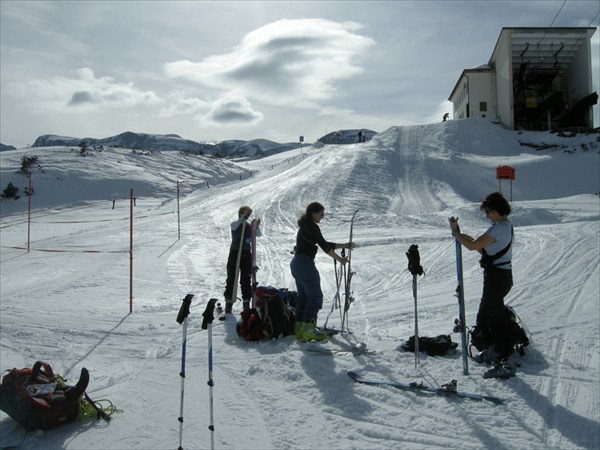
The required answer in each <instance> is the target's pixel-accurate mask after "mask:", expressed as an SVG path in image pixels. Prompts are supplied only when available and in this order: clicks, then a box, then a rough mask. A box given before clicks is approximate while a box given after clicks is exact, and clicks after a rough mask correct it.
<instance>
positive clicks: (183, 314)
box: [177, 294, 194, 325]
mask: <svg viewBox="0 0 600 450" xmlns="http://www.w3.org/2000/svg"><path fill="white" fill-rule="evenodd" d="M193 297H194V294H188V295H186V296H185V298H184V299H183V302H182V303H181V308H179V313H178V314H177V323H178V324H179V325H181V324H182V323H183V321H184V320H185V319H186V318H187V316H189V315H190V304H191V303H192V298H193Z"/></svg>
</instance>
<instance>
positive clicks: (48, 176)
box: [0, 119, 600, 449]
mask: <svg viewBox="0 0 600 450" xmlns="http://www.w3.org/2000/svg"><path fill="white" fill-rule="evenodd" d="M528 144H529V145H528ZM531 144H535V145H537V146H538V148H542V149H536V148H534V146H533V145H531ZM599 152H600V142H598V134H589V135H584V134H577V135H575V136H571V137H561V136H558V135H557V134H552V133H542V132H523V133H520V132H516V131H507V130H503V129H502V128H499V127H498V126H496V125H493V124H490V123H488V122H486V121H485V120H477V119H469V120H464V121H449V122H445V123H441V124H433V125H422V126H411V127H393V128H390V129H388V130H385V131H383V132H381V133H379V134H376V135H375V136H373V138H372V139H371V140H370V141H369V142H367V143H362V144H349V145H324V146H320V147H319V148H314V147H310V146H307V147H304V148H303V149H295V150H291V151H288V152H283V153H279V154H277V155H273V156H269V157H265V158H262V159H254V160H239V161H223V160H218V159H213V158H208V157H200V156H192V155H185V154H181V153H179V152H164V153H161V152H154V153H144V152H137V153H135V152H132V151H131V150H125V149H115V148H105V149H104V150H103V151H98V152H91V151H90V152H89V153H88V155H87V156H81V155H80V154H79V152H78V151H76V150H75V151H74V150H73V149H71V148H68V147H48V148H26V149H16V150H9V151H5V152H2V153H1V155H0V157H1V175H2V186H1V189H4V188H5V187H6V185H7V183H8V182H12V183H13V184H14V185H15V186H17V187H18V188H19V194H20V195H21V198H19V199H18V200H3V201H2V203H1V207H2V221H1V229H0V231H1V248H0V255H1V260H0V269H1V277H2V278H1V291H0V293H1V305H0V306H1V308H0V314H1V316H0V325H1V328H0V357H1V368H2V370H6V369H10V368H13V367H17V368H23V367H30V366H31V365H33V363H34V362H35V361H37V360H44V361H48V362H49V363H50V364H51V365H52V366H53V368H54V370H55V371H56V372H58V373H59V374H61V375H63V376H64V377H66V378H68V379H69V380H71V381H76V379H77V378H78V376H79V372H80V370H81V368H82V367H86V368H87V369H89V371H90V375H91V379H90V384H89V387H88V394H89V395H90V396H91V397H92V398H94V399H98V400H100V399H108V400H110V401H112V402H113V403H114V405H115V406H116V407H117V408H118V409H119V412H117V413H115V414H114V415H113V416H112V420H111V421H110V422H104V421H102V420H98V421H96V420H88V421H78V422H75V423H72V424H68V425H65V426H63V427H61V428H58V429H55V430H52V431H47V432H43V431H36V432H30V433H28V434H24V432H22V430H21V429H20V427H18V426H17V425H16V424H15V422H14V421H13V420H12V419H10V418H9V417H8V416H7V415H6V414H4V413H0V429H1V433H0V439H1V445H2V446H8V445H17V446H18V448H22V449H174V448H177V447H178V445H179V424H180V423H179V421H178V420H177V418H178V416H179V408H180V399H181V378H180V376H179V374H180V371H181V369H182V342H183V331H182V330H183V327H182V326H181V325H179V324H178V323H177V322H176V317H177V313H178V311H179V309H180V306H181V302H182V299H183V298H184V297H185V296H186V294H188V293H191V294H194V298H193V300H192V304H191V311H190V315H189V317H188V328H187V353H186V360H185V375H186V376H185V393H184V398H185V404H184V414H183V416H184V422H183V423H184V429H183V447H184V448H186V449H193V448H195V449H199V448H210V445H211V431H210V430H209V425H210V403H209V386H208V384H207V382H208V378H209V363H208V361H209V359H208V356H209V348H208V339H209V331H208V330H203V329H202V328H201V324H202V319H203V318H202V313H203V312H204V310H205V308H206V304H207V301H208V299H209V298H211V297H215V298H218V299H219V300H222V292H223V290H224V282H225V263H226V259H227V254H228V251H229V243H230V232H229V228H228V227H229V223H230V222H231V221H233V220H235V218H236V213H237V210H238V208H239V206H240V205H243V204H248V205H250V206H251V207H252V208H253V209H254V217H260V218H261V219H262V223H263V225H262V229H263V236H262V237H261V238H259V241H258V252H257V254H258V255H257V256H258V265H259V266H260V270H259V272H258V275H257V276H258V281H259V283H260V284H261V285H270V286H275V287H278V288H290V289H295V286H294V281H293V279H292V277H291V274H290V270H289V262H290V260H291V258H292V255H291V253H290V251H291V250H292V248H293V246H294V242H295V233H296V220H297V217H298V215H299V213H301V212H302V211H303V210H304V209H305V208H306V206H307V204H308V203H310V202H312V201H319V202H321V203H322V204H323V205H324V206H325V218H324V220H323V221H322V222H321V230H322V232H323V234H324V236H325V237H326V238H327V239H328V240H330V241H334V242H346V241H347V240H348V236H349V226H350V223H349V221H350V217H351V216H352V214H353V212H354V211H355V210H358V213H357V214H356V218H355V222H354V241H355V242H356V244H357V248H356V249H355V250H354V251H353V252H352V270H353V271H354V272H355V275H354V278H353V284H352V288H353V294H354V297H355V301H354V303H352V306H351V308H350V310H349V312H348V318H349V329H350V331H351V333H342V334H338V335H336V336H334V337H332V338H331V339H330V341H329V342H327V343H324V344H318V345H321V346H323V347H325V348H327V349H331V350H344V349H347V348H349V346H351V345H352V344H358V343H365V344H366V346H367V348H368V349H369V350H371V351H372V352H371V353H368V354H364V355H348V354H337V355H334V356H331V355H321V354H318V353H313V352H309V351H307V346H308V345H307V344H301V343H299V342H297V341H296V340H295V338H294V337H292V336H288V337H285V338H281V339H277V340H269V341H262V342H258V343H257V342H246V341H244V340H242V339H240V338H239V337H238V336H237V335H236V331H235V323H236V322H235V320H232V319H233V318H231V317H230V319H228V320H226V321H225V322H220V321H217V320H215V321H214V323H213V324H212V327H211V328H210V330H211V332H212V343H213V347H212V356H213V374H212V375H213V379H214V389H213V401H214V426H215V429H214V434H213V435H212V436H213V437H214V443H215V447H216V448H220V449H254V448H256V449H271V448H273V449H274V448H304V449H315V448H336V449H365V448H377V449H394V448H395V449H408V448H410V449H430V448H447V449H476V448H477V449H479V448H494V449H496V448H508V449H523V448H530V449H543V448H551V449H579V448H582V449H597V448H599V447H600V438H599V428H600V424H599V415H600V395H599V393H600V387H599V386H600V358H599V349H600V311H599V293H600V288H599V280H600V274H599V269H598V266H599V265H598V262H599V257H598V254H599V238H600V222H599V219H600V202H599V196H598V194H599V192H600V180H599V173H600V170H599V169H600V162H599V159H600V154H599ZM32 155H35V156H37V157H38V164H39V167H34V168H33V170H32V177H31V179H32V188H33V190H34V195H33V196H32V197H31V198H30V199H31V226H30V228H28V225H27V205H28V202H27V200H28V198H27V197H26V195H24V193H23V191H24V189H25V187H27V180H26V179H25V178H24V177H23V176H22V175H18V174H16V173H15V172H16V171H17V170H18V169H19V167H20V162H21V158H22V157H23V156H32ZM500 165H509V166H511V167H514V168H515V169H516V180H515V181H514V182H513V183H512V186H511V184H510V182H508V181H502V184H501V185H500V186H499V182H498V180H497V179H496V168H497V167H498V166H500ZM178 182H179V194H180V198H179V201H178V200H177V183H178ZM499 187H500V188H501V189H502V192H503V193H504V194H505V195H506V196H507V197H512V202H511V205H512V208H513V212H512V214H511V219H512V222H513V224H514V226H515V240H514V252H513V267H514V269H513V271H514V287H513V289H512V291H511V292H510V294H509V295H508V297H507V303H508V304H509V305H511V306H512V307H513V308H514V309H515V311H516V312H517V314H518V315H519V317H520V318H521V320H522V321H523V323H524V324H525V325H526V326H527V328H528V330H529V332H530V334H531V338H532V345H531V346H530V347H529V348H528V349H527V353H526V355H525V356H524V357H523V358H521V359H520V364H521V365H520V367H519V368H518V372H517V376H516V377H515V378H511V379H509V380H506V381H502V380H496V379H491V380H487V379H484V378H483V377H482V374H483V372H484V371H485V370H486V369H487V368H486V367H485V366H478V365H476V364H474V363H473V362H472V361H469V362H470V364H469V375H464V374H463V365H462V358H461V350H460V346H459V349H458V352H457V353H456V354H453V355H448V356H444V357H429V356H427V355H425V354H421V356H420V360H419V363H418V366H417V367H415V355H414V354H413V353H407V352H404V351H402V350H400V349H399V348H398V347H399V345H400V344H402V343H403V342H404V341H405V340H407V339H408V338H409V337H410V336H412V335H413V334H414V323H415V314H414V300H413V291H412V275H411V274H410V273H409V272H408V270H407V258H406V256H405V253H406V251H407V250H408V248H409V246H410V245H411V244H417V245H418V246H419V250H420V254H421V263H422V265H423V267H424V269H425V272H426V273H425V275H424V276H421V277H418V325H419V333H420V335H421V336H437V335H438V334H452V329H453V326H454V319H455V318H456V317H458V304H457V300H456V298H455V296H454V291H455V288H456V266H455V246H454V240H453V238H452V236H451V235H450V232H449V228H448V217H450V216H457V217H458V218H459V223H460V225H461V229H462V231H463V232H464V233H467V234H470V235H473V236H478V235H479V234H481V233H483V232H484V231H485V229H486V228H487V227H488V226H489V223H488V222H487V221H486V218H485V215H484V214H483V213H482V212H481V211H479V203H480V202H481V200H482V199H483V198H484V197H485V196H486V195H487V194H488V193H490V192H493V191H496V190H498V189H499ZM131 192H133V197H134V198H135V202H132V201H131V200H130V193H131ZM132 203H135V205H134V206H133V207H131V204H132ZM130 210H133V220H132V221H130ZM28 233H29V235H30V242H29V247H30V251H29V252H27V246H28ZM131 235H133V251H132V253H131V254H130V252H129V249H130V236H131ZM463 260H464V288H465V296H466V311H467V325H468V326H470V325H473V323H474V320H475V314H476V312H477V307H478V305H479V299H480V294H481V286H482V273H481V270H480V269H479V267H478V264H477V261H478V255H477V254H476V253H475V252H469V251H467V250H464V251H463ZM316 263H317V267H318V269H319V271H320V273H321V282H322V287H323V291H324V295H325V299H324V304H323V309H322V311H321V313H320V316H319V323H320V324H323V323H324V322H325V320H326V319H327V316H328V314H329V313H330V311H331V309H332V305H333V299H334V297H335V293H336V280H335V268H334V264H333V260H332V259H331V258H329V257H328V256H327V255H325V254H323V253H322V252H321V251H319V254H318V256H317V258H316ZM130 268H132V273H133V278H132V284H131V288H132V293H133V303H132V312H131V313H130V311H129V309H130ZM342 296H343V293H342ZM240 310H241V305H240V304H239V303H236V305H235V306H234V312H235V313H236V318H237V317H239V311H240ZM328 325H329V326H333V327H339V325H340V312H339V310H338V309H334V310H333V312H332V314H331V316H330V317H329V321H328ZM452 336H453V340H455V341H456V342H460V336H459V335H458V334H452ZM349 370H354V371H357V372H361V373H363V374H365V375H367V376H369V377H371V378H377V379H386V380H394V381H399V382H411V381H423V382H424V383H426V384H428V385H430V386H433V387H437V386H439V385H442V384H445V383H448V382H449V381H451V380H452V379H456V380H457V382H458V388H459V390H462V391H466V392H473V393H481V394H486V395H493V396H497V397H500V398H503V399H504V400H505V402H504V404H502V405H495V404H493V403H490V402H486V401H484V402H474V401H471V400H468V399H458V398H448V397H444V396H431V395H427V394H424V393H416V392H407V391H399V390H395V389H393V388H389V387H372V386H364V385H360V384H356V383H354V382H353V381H352V380H351V379H350V378H349V377H348V376H347V371H349Z"/></svg>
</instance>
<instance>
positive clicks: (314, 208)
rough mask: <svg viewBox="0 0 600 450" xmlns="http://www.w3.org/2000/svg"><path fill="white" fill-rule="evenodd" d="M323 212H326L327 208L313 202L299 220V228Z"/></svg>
mask: <svg viewBox="0 0 600 450" xmlns="http://www.w3.org/2000/svg"><path fill="white" fill-rule="evenodd" d="M323 211H325V207H324V206H323V205H321V204H320V203H319V202H312V203H311V204H310V205H308V206H307V207H306V211H305V212H304V214H302V215H301V216H300V218H299V219H298V226H299V227H301V226H302V225H304V224H305V223H306V222H308V221H311V220H312V215H313V213H320V212H323Z"/></svg>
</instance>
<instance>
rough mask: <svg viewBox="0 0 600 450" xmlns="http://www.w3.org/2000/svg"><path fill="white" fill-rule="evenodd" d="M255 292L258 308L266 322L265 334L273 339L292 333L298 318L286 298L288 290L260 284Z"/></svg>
mask: <svg viewBox="0 0 600 450" xmlns="http://www.w3.org/2000/svg"><path fill="white" fill-rule="evenodd" d="M255 294H256V298H255V304H256V308H257V309H258V310H259V312H260V314H261V317H262V318H263V321H264V324H265V330H264V333H265V336H266V337H267V338H270V339H271V338H279V337H282V336H288V335H289V334H292V333H293V332H294V324H295V321H296V320H295V317H294V313H293V312H292V309H291V308H290V305H289V304H288V303H287V302H286V300H285V299H286V291H285V290H281V289H277V288H274V287H270V286H258V287H257V288H256V291H255Z"/></svg>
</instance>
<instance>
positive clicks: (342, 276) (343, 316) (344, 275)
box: [323, 209, 358, 332]
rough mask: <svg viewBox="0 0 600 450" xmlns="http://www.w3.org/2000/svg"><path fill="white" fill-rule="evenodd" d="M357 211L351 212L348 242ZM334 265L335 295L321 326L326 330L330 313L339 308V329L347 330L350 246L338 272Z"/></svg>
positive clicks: (350, 277) (350, 293)
mask: <svg viewBox="0 0 600 450" xmlns="http://www.w3.org/2000/svg"><path fill="white" fill-rule="evenodd" d="M357 212H358V209H357V210H356V211H354V214H352V217H351V218H350V238H349V241H348V242H352V239H353V234H354V218H355V217H356V213H357ZM341 256H342V258H344V257H346V249H345V248H343V249H342V252H341ZM334 267H335V278H336V294H335V297H334V299H333V304H332V305H331V311H330V312H329V314H328V315H327V318H326V319H325V324H324V326H323V328H324V330H325V331H327V330H329V328H327V323H328V321H329V317H330V316H331V313H333V310H334V309H336V308H339V309H340V320H341V330H339V331H342V332H343V331H349V330H348V310H349V309H350V305H351V304H352V302H354V295H353V293H352V277H353V276H354V273H355V272H353V271H352V248H349V249H348V263H347V264H346V265H342V266H341V267H340V271H339V272H338V270H337V262H336V261H334ZM342 281H343V283H344V306H343V308H342V307H341V305H340V303H341V301H340V286H341V284H342ZM332 331H338V330H333V329H332Z"/></svg>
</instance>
